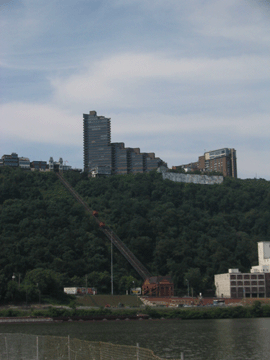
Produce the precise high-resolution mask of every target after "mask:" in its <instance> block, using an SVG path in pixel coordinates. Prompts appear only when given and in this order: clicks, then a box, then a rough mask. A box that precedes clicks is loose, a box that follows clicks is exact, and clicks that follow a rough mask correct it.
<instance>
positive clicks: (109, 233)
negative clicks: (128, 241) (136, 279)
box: [56, 173, 152, 280]
mask: <svg viewBox="0 0 270 360" xmlns="http://www.w3.org/2000/svg"><path fill="white" fill-rule="evenodd" d="M56 175H57V176H58V179H59V180H60V181H61V182H62V184H63V185H64V186H65V187H66V189H67V190H68V191H69V192H70V193H71V195H72V196H73V197H74V198H75V199H76V200H77V201H78V202H79V203H80V204H81V205H82V206H83V207H84V209H85V210H86V211H87V213H89V214H90V215H91V216H92V217H93V218H94V219H95V221H96V223H97V224H98V226H99V229H100V230H101V231H102V232H103V233H104V234H105V235H106V237H107V238H108V239H109V240H110V241H111V242H112V243H113V245H114V246H115V247H116V248H117V249H118V250H119V251H120V253H121V254H122V255H123V256H124V257H125V258H126V260H127V261H128V262H129V263H130V265H131V266H132V267H133V268H134V269H135V270H136V271H137V273H138V274H139V275H140V276H141V277H142V278H143V280H146V279H148V278H150V277H151V276H152V275H151V273H150V272H149V271H148V270H147V269H146V268H145V267H144V265H143V264H142V263H141V262H140V261H139V260H138V259H137V258H136V256H135V255H134V254H133V253H132V252H131V251H130V250H129V248H128V247H127V246H126V245H125V244H124V243H123V241H122V240H121V239H120V238H119V237H118V236H117V235H116V234H115V232H114V231H113V230H112V229H111V228H110V227H109V226H107V225H105V224H104V223H103V222H102V221H101V220H100V219H99V218H98V212H97V211H93V210H92V209H91V208H90V207H89V206H88V204H87V203H86V202H85V201H84V200H83V198H82V197H81V196H80V195H79V194H78V193H77V191H76V190H74V189H73V187H72V186H71V185H70V184H69V182H68V181H67V180H66V179H64V177H63V175H62V174H61V173H56Z"/></svg>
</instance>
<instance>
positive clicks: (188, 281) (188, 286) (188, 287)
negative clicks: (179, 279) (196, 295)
mask: <svg viewBox="0 0 270 360" xmlns="http://www.w3.org/2000/svg"><path fill="white" fill-rule="evenodd" d="M186 282H187V286H188V297H189V281H188V279H186Z"/></svg>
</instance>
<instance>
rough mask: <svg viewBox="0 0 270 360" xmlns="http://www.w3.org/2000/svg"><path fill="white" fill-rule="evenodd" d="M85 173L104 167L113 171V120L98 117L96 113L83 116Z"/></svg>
mask: <svg viewBox="0 0 270 360" xmlns="http://www.w3.org/2000/svg"><path fill="white" fill-rule="evenodd" d="M83 149H84V171H86V172H91V171H92V170H93V169H94V168H96V167H98V166H102V167H103V169H106V171H107V173H108V175H110V174H111V171H112V149H111V119H110V118H105V117H104V116H97V113H96V111H90V112H89V114H83Z"/></svg>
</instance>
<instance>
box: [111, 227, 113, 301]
mask: <svg viewBox="0 0 270 360" xmlns="http://www.w3.org/2000/svg"><path fill="white" fill-rule="evenodd" d="M111 294H112V295H113V243H112V232H111Z"/></svg>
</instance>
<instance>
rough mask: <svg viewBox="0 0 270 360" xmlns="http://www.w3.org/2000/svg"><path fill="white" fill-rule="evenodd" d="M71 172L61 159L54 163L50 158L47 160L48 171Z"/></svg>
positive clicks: (69, 167)
mask: <svg viewBox="0 0 270 360" xmlns="http://www.w3.org/2000/svg"><path fill="white" fill-rule="evenodd" d="M68 170H71V166H70V165H65V164H64V162H63V158H61V157H60V158H59V160H58V161H54V160H53V157H52V156H51V157H50V159H49V171H68Z"/></svg>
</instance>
